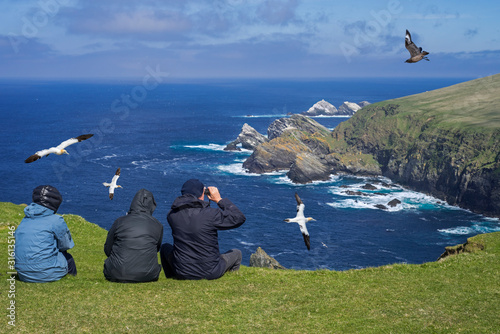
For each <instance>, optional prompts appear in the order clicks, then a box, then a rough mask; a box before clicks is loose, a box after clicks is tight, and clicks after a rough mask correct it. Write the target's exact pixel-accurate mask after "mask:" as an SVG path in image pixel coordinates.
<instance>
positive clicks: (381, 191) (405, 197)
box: [327, 178, 451, 211]
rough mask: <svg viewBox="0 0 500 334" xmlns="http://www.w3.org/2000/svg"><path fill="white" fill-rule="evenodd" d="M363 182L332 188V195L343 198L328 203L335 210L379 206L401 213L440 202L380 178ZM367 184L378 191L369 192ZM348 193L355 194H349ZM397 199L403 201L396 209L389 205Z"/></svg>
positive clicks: (365, 179) (432, 205) (362, 179)
mask: <svg viewBox="0 0 500 334" xmlns="http://www.w3.org/2000/svg"><path fill="white" fill-rule="evenodd" d="M360 180H361V181H362V182H360V183H354V184H351V185H349V186H348V187H339V186H333V187H331V188H330V193H332V194H333V195H336V196H340V197H342V199H339V200H337V201H336V202H332V203H327V204H328V205H329V206H332V207H334V208H353V209H377V210H378V208H377V207H376V206H377V205H378V206H380V205H383V206H384V207H386V208H387V211H401V210H410V209H417V208H422V207H425V206H430V207H434V206H436V205H438V203H440V202H439V200H438V199H436V198H434V197H432V196H428V195H425V194H422V193H419V192H416V191H412V190H408V189H405V188H402V187H400V186H397V185H394V184H392V183H391V181H390V180H388V179H385V178H380V179H376V180H374V179H373V178H360ZM366 183H370V184H371V185H372V186H374V187H375V188H376V189H374V190H367V189H364V188H363V187H364V186H365V185H366ZM347 191H351V192H353V193H355V194H353V193H351V194H348V193H347ZM393 199H397V200H399V201H401V203H400V204H397V205H396V206H394V207H391V206H389V205H388V203H389V202H390V201H391V200H393ZM439 205H441V206H446V207H451V206H448V205H447V204H445V203H440V204H439Z"/></svg>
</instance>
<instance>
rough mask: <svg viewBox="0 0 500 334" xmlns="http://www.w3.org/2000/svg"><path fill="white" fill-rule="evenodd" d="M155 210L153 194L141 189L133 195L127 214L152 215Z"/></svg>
mask: <svg viewBox="0 0 500 334" xmlns="http://www.w3.org/2000/svg"><path fill="white" fill-rule="evenodd" d="M155 209H156V202H155V198H154V196H153V194H152V193H151V192H150V191H149V190H146V189H141V190H139V191H138V192H137V193H136V194H135V196H134V199H133V200H132V203H131V204H130V210H129V212H128V213H129V214H130V213H133V212H146V213H148V214H150V215H152V214H153V212H154V211H155Z"/></svg>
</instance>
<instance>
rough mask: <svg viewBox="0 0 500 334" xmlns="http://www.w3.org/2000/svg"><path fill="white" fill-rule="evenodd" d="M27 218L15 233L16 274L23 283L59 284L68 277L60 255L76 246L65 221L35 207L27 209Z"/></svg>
mask: <svg viewBox="0 0 500 334" xmlns="http://www.w3.org/2000/svg"><path fill="white" fill-rule="evenodd" d="M24 213H25V215H26V216H25V217H24V219H23V220H22V221H21V223H20V224H19V226H18V227H17V229H16V232H15V236H16V255H15V258H16V266H15V268H16V270H17V274H18V275H19V279H20V280H21V281H24V282H52V281H57V280H59V279H61V278H62V277H64V276H65V275H66V274H67V273H68V261H67V260H66V258H65V257H64V255H63V254H62V253H61V252H63V251H66V250H68V249H70V248H72V247H73V246H75V243H74V242H73V239H72V238H71V233H70V232H69V229H68V226H67V225H66V222H65V221H64V218H63V217H61V216H59V215H56V214H54V211H53V210H51V209H48V208H46V207H44V206H41V205H38V204H36V203H31V204H30V205H28V206H27V207H26V208H25V209H24Z"/></svg>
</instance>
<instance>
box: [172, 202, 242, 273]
mask: <svg viewBox="0 0 500 334" xmlns="http://www.w3.org/2000/svg"><path fill="white" fill-rule="evenodd" d="M218 206H219V208H212V207H210V206H209V204H208V202H205V201H201V200H199V199H197V198H196V197H195V196H194V195H190V194H187V195H183V196H180V197H177V198H176V199H175V201H174V203H173V204H172V209H171V210H170V212H169V213H168V215H167V220H168V223H169V224H170V227H171V229H172V237H173V238H174V251H173V267H174V271H175V275H176V277H177V278H178V279H216V278H219V277H221V276H222V275H224V272H225V269H226V264H225V262H224V260H223V259H222V257H221V255H220V252H219V240H218V234H217V231H218V230H229V229H233V228H237V227H239V226H241V225H242V224H243V223H244V222H245V219H246V218H245V216H244V215H243V213H242V212H241V211H240V210H239V209H238V208H237V207H236V205H234V204H233V203H232V202H231V201H230V200H228V199H227V198H223V199H221V200H220V201H219V203H218Z"/></svg>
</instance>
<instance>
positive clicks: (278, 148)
mask: <svg viewBox="0 0 500 334" xmlns="http://www.w3.org/2000/svg"><path fill="white" fill-rule="evenodd" d="M329 137H330V131H329V130H328V129H327V128H325V127H324V126H322V125H321V124H319V123H318V122H316V121H314V120H312V119H310V118H308V117H305V116H303V115H293V116H292V117H290V118H281V119H278V120H276V121H274V122H273V123H272V124H271V125H270V126H269V129H268V138H269V139H270V140H269V141H268V142H266V143H263V144H261V145H259V146H258V147H257V148H256V149H255V150H254V152H253V153H252V155H251V156H250V157H249V158H248V159H247V160H246V161H245V162H244V163H243V168H245V169H247V170H248V171H249V172H251V173H259V174H262V173H269V172H275V171H283V170H286V171H288V173H289V174H288V175H289V177H290V178H291V179H292V180H294V182H298V183H307V182H311V181H313V180H318V179H321V180H326V179H328V178H329V176H330V174H331V169H330V167H329V166H328V162H327V160H326V159H325V158H324V157H325V156H326V155H327V154H329V153H330V147H329V144H328V138H329Z"/></svg>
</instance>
